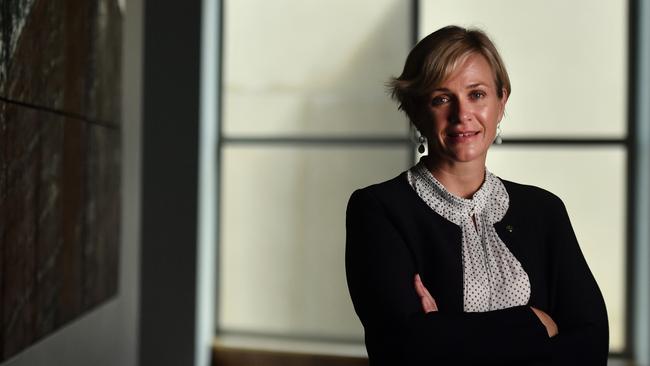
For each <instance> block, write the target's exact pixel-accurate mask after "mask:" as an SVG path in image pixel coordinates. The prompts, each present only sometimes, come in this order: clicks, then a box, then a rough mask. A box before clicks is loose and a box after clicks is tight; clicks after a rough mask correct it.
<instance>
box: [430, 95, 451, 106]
mask: <svg viewBox="0 0 650 366" xmlns="http://www.w3.org/2000/svg"><path fill="white" fill-rule="evenodd" d="M448 101H449V98H447V97H446V96H444V95H441V96H438V97H435V98H433V99H432V100H431V105H433V106H437V105H442V104H445V103H447V102H448Z"/></svg>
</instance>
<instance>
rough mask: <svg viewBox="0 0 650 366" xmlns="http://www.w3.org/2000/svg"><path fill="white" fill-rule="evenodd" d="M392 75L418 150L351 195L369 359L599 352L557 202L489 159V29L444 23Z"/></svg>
mask: <svg viewBox="0 0 650 366" xmlns="http://www.w3.org/2000/svg"><path fill="white" fill-rule="evenodd" d="M391 87H392V93H393V97H394V98H395V99H397V101H398V102H399V108H400V109H401V110H403V111H404V112H405V113H406V114H407V116H408V117H409V119H410V120H411V122H412V123H413V124H414V125H415V127H416V128H417V130H418V131H419V132H420V133H421V135H422V136H423V137H424V138H426V142H427V144H428V155H427V156H425V157H423V158H422V159H421V160H420V162H419V163H418V164H417V165H415V166H414V167H413V168H411V169H410V170H408V171H407V172H404V173H402V174H400V175H399V176H398V177H396V178H394V179H391V180H389V181H386V182H383V183H379V184H376V185H372V186H370V187H366V188H363V189H360V190H357V191H355V192H354V193H353V194H352V196H351V198H350V201H349V203H348V209H347V220H346V226H347V235H346V241H347V243H346V271H347V278H348V287H349V290H350V294H351V297H352V300H353V303H354V307H355V310H356V312H357V314H358V316H359V318H360V319H361V322H362V323H363V326H364V329H365V338H366V348H367V350H368V355H369V358H370V364H371V365H416V364H417V365H420V364H422V365H572V366H577V365H589V366H598V365H606V363H607V353H608V326H607V313H606V310H605V304H604V301H603V298H602V295H601V293H600V290H599V289H598V285H597V284H596V282H595V280H594V277H593V276H592V274H591V272H590V270H589V268H588V267H587V263H586V262H585V259H584V257H583V255H582V253H581V251H580V248H579V246H578V243H577V241H576V238H575V235H574V233H573V229H572V228H571V224H570V222H569V217H568V215H567V212H566V209H565V207H564V205H563V203H562V202H561V200H560V199H559V198H558V197H556V196H555V195H553V194H552V193H549V192H547V191H545V190H543V189H540V188H537V187H533V186H527V185H521V184H517V183H513V182H509V181H506V180H502V179H500V178H497V177H496V176H494V175H493V174H492V173H490V172H489V171H487V170H486V168H485V159H486V155H487V152H488V149H489V147H490V146H491V144H492V142H493V141H494V140H495V138H497V130H498V124H499V122H500V121H501V118H502V117H503V113H504V110H505V106H506V102H507V100H508V97H509V96H510V93H511V88H510V81H509V79H508V74H507V72H506V69H505V66H504V64H503V62H502V61H501V58H500V56H499V54H498V52H497V50H496V48H495V47H494V45H493V44H492V42H491V41H490V40H489V38H488V37H487V36H486V35H485V34H484V33H482V32H481V31H478V30H466V29H463V28H460V27H455V26H449V27H445V28H442V29H440V30H438V31H436V32H434V33H432V34H430V35H429V36H427V37H426V38H424V39H423V40H422V41H420V42H419V43H418V44H417V45H416V46H415V47H414V48H413V50H412V51H411V53H410V54H409V56H408V58H407V60H406V64H405V66H404V71H403V72H402V75H400V76H399V77H398V78H396V79H393V80H392V82H391ZM420 143H421V144H422V145H423V144H424V139H422V140H421V141H420ZM421 148H423V146H421Z"/></svg>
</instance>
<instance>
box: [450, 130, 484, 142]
mask: <svg viewBox="0 0 650 366" xmlns="http://www.w3.org/2000/svg"><path fill="white" fill-rule="evenodd" d="M478 134H479V131H464V132H450V133H448V134H447V137H448V138H449V139H451V140H452V141H453V142H465V141H469V140H471V139H472V138H473V137H475V136H476V135H478Z"/></svg>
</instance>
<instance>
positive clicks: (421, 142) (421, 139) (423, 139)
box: [418, 135, 427, 154]
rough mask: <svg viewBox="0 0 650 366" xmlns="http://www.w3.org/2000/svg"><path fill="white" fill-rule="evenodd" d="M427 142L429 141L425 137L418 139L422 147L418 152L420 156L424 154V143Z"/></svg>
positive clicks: (419, 147)
mask: <svg viewBox="0 0 650 366" xmlns="http://www.w3.org/2000/svg"><path fill="white" fill-rule="evenodd" d="M426 141H427V139H426V138H425V137H424V136H422V135H420V137H418V142H419V143H420V146H418V152H419V153H420V154H424V143H425V142H426Z"/></svg>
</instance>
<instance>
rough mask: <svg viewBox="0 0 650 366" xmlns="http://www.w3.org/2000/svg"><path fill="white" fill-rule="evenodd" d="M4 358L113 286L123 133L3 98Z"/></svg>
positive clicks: (0, 224) (0, 110) (0, 223)
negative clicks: (10, 102)
mask: <svg viewBox="0 0 650 366" xmlns="http://www.w3.org/2000/svg"><path fill="white" fill-rule="evenodd" d="M0 121H2V124H1V125H0V127H2V128H1V129H0V131H2V135H0V137H1V138H2V139H1V140H0V142H2V147H3V148H2V149H0V152H1V153H0V167H1V170H0V171H1V172H2V173H1V175H0V177H2V180H0V183H1V184H2V188H3V189H2V190H1V192H2V193H0V194H1V197H2V198H3V199H2V200H1V201H0V220H1V221H0V228H1V229H0V230H3V231H0V233H2V234H3V235H1V236H0V240H2V241H0V244H1V250H0V256H2V257H3V258H2V259H3V260H2V261H0V262H1V263H3V265H4V266H3V267H0V270H1V272H0V278H2V302H1V303H2V304H1V305H0V306H1V309H2V316H1V317H0V319H1V320H0V321H1V324H2V331H1V332H0V336H1V337H2V339H1V340H2V344H1V345H0V348H1V349H2V357H0V360H1V359H5V358H7V357H10V356H12V355H14V354H15V353H16V352H19V351H20V350H22V349H23V348H25V347H27V346H28V345H30V344H32V343H33V342H34V341H36V340H38V339H40V338H42V337H43V336H46V335H47V334H49V333H51V332H53V331H55V330H56V329H58V328H60V327H61V326H62V325H64V324H66V323H67V322H69V321H70V320H72V319H74V318H76V317H78V316H79V315H81V314H82V313H84V312H85V311H88V310H90V309H91V308H92V307H94V306H96V305H98V304H100V303H101V302H103V301H105V300H107V299H108V298H110V297H112V296H114V295H115V294H116V293H117V281H118V278H119V276H118V262H119V252H118V248H119V210H120V205H119V200H120V168H119V167H120V145H119V144H120V136H121V135H120V130H119V129H111V128H106V127H103V126H96V125H92V124H88V123H86V122H84V121H81V120H76V119H70V118H66V117H62V116H60V115H57V114H54V113H49V112H44V111H39V110H34V109H31V108H25V107H23V106H18V105H15V104H8V103H4V102H1V101H0Z"/></svg>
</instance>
